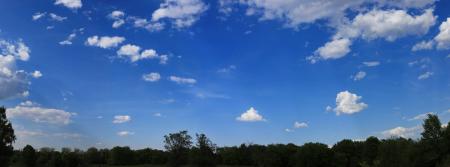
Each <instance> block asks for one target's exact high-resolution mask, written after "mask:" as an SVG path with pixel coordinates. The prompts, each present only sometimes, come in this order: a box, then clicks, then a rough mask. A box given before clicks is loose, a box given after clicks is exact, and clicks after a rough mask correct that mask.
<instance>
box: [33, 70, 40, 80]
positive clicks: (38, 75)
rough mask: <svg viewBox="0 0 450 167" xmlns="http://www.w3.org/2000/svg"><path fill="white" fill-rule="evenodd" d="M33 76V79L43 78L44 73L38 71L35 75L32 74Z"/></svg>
mask: <svg viewBox="0 0 450 167" xmlns="http://www.w3.org/2000/svg"><path fill="white" fill-rule="evenodd" d="M31 76H33V78H40V77H42V73H41V72H40V71H37V70H36V71H34V72H33V73H31Z"/></svg>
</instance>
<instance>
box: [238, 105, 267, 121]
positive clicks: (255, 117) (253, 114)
mask: <svg viewBox="0 0 450 167" xmlns="http://www.w3.org/2000/svg"><path fill="white" fill-rule="evenodd" d="M236 120H238V121H242V122H257V121H265V119H264V118H263V116H262V115H260V114H259V113H258V111H257V110H255V109H254V108H253V107H250V109H248V110H247V111H246V112H244V113H242V114H241V116H239V117H237V118H236Z"/></svg>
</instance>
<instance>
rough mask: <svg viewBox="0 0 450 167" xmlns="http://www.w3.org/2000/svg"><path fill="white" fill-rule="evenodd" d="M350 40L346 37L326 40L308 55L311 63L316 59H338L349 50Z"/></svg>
mask: <svg viewBox="0 0 450 167" xmlns="http://www.w3.org/2000/svg"><path fill="white" fill-rule="evenodd" d="M351 44H352V42H351V41H350V40H349V39H347V38H341V39H336V40H333V41H330V42H327V43H326V44H325V45H324V46H322V47H320V48H318V49H317V50H316V51H315V52H314V55H313V56H310V57H308V60H310V61H311V63H315V62H316V61H318V60H328V59H339V58H341V57H344V56H345V55H347V54H348V53H349V52H350V45H351Z"/></svg>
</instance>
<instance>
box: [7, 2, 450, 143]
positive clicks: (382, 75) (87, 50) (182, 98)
mask: <svg viewBox="0 0 450 167" xmlns="http://www.w3.org/2000/svg"><path fill="white" fill-rule="evenodd" d="M192 1H196V0H192ZM196 2H201V3H203V4H204V5H206V6H207V9H206V10H205V11H204V12H202V13H200V14H198V15H196V16H195V17H196V18H197V20H196V21H195V23H193V24H192V25H190V26H187V27H183V28H177V27H174V26H173V25H172V20H170V19H165V20H162V21H163V22H164V23H165V25H166V26H165V27H164V29H163V30H160V31H154V32H151V31H148V30H146V29H144V28H139V27H135V26H133V24H132V23H131V22H130V20H128V19H126V23H125V24H123V25H122V26H120V27H119V28H112V27H111V25H112V24H113V22H114V20H113V19H111V18H110V17H109V16H108V15H110V14H111V12H113V11H117V10H119V11H123V12H124V13H125V18H127V17H130V16H135V17H140V18H145V19H148V20H151V18H152V13H153V12H154V11H155V10H157V9H158V8H160V4H162V3H164V1H159V0H133V1H123V0H108V1H105V0H90V1H87V0H85V1H82V7H81V8H77V9H70V8H68V7H65V6H64V5H55V4H54V3H55V1H53V0H42V1H31V0H0V20H1V22H0V30H1V31H0V40H5V41H9V43H13V44H14V43H17V42H23V43H24V44H26V46H28V47H29V48H30V50H31V52H30V59H29V60H28V61H16V64H15V66H16V68H17V69H18V70H19V69H20V70H24V71H27V72H32V71H35V70H38V71H40V72H41V73H42V74H43V75H42V77H38V78H33V77H28V78H27V81H29V82H31V84H30V85H29V86H28V91H29V95H28V96H26V97H17V96H14V97H7V98H3V99H0V105H5V107H7V108H16V109H17V108H18V107H19V106H20V103H21V102H25V101H30V102H33V103H35V104H34V105H36V106H34V107H36V108H37V109H38V110H39V109H41V110H45V109H58V110H60V111H62V112H67V113H76V114H72V115H71V116H70V123H68V124H62V125H61V124H52V123H48V122H46V121H36V120H33V119H32V118H30V117H27V116H26V115H25V114H22V115H21V114H17V116H15V117H14V118H12V122H13V124H14V126H15V127H16V129H17V130H16V131H18V132H19V133H20V132H21V135H19V139H18V143H17V144H18V145H19V146H22V145H23V144H24V143H31V144H33V145H35V146H38V147H42V146H53V147H62V146H69V147H80V148H86V147H89V146H98V147H110V146H114V145H129V146H132V147H133V148H142V147H154V148H162V145H163V143H162V138H163V136H164V135H165V134H168V133H171V132H176V131H179V130H188V131H189V132H191V134H194V133H205V134H207V136H209V137H210V138H212V140H213V141H214V142H215V143H217V144H218V145H221V146H222V145H237V144H240V143H244V142H252V143H258V144H270V143H288V142H292V143H296V144H302V143H304V142H309V141H317V142H324V143H327V144H333V143H334V142H336V141H338V140H341V139H344V138H350V139H364V138H366V137H368V136H379V137H387V136H386V134H391V133H388V131H389V130H390V129H393V128H396V127H402V128H404V129H405V131H407V132H405V134H399V135H402V136H407V137H414V136H415V135H416V134H417V133H418V132H415V131H414V128H413V127H415V126H417V125H420V124H421V120H413V118H414V117H415V116H417V115H420V114H423V113H427V112H433V113H436V114H438V115H439V116H440V117H441V119H442V122H445V123H446V122H448V121H449V119H450V116H449V115H450V113H449V112H447V110H448V109H449V108H450V106H449V104H450V103H449V102H450V82H449V81H450V77H449V76H450V70H449V67H450V64H449V63H450V58H448V56H449V54H450V51H449V50H448V49H437V48H431V49H424V50H418V51H412V49H411V48H412V47H413V46H414V45H415V44H417V43H419V42H421V41H429V40H433V39H434V37H435V36H436V35H437V34H439V33H440V30H439V26H440V25H441V23H443V22H445V21H446V20H447V18H448V17H450V13H449V11H450V3H449V2H448V1H444V0H441V1H437V2H432V3H431V4H429V5H427V6H426V7H423V8H419V9H417V8H401V7H391V6H382V7H377V8H376V9H375V7H373V6H374V5H373V4H370V3H368V4H367V5H366V4H363V5H360V6H359V7H361V6H363V7H361V8H366V9H365V10H363V9H361V10H350V9H348V10H347V11H345V13H346V14H347V17H348V18H349V19H350V21H351V20H352V19H353V18H354V17H355V16H356V15H358V14H365V13H368V12H369V11H371V10H404V11H406V12H407V13H408V14H410V15H411V16H418V15H422V14H423V13H424V11H425V9H430V8H431V9H434V11H433V15H434V16H437V18H436V20H435V24H433V25H432V26H430V27H429V28H427V29H428V32H427V33H424V34H420V33H419V34H407V35H404V36H400V37H398V38H397V39H395V40H393V41H388V40H386V39H385V38H383V37H378V38H375V39H370V40H367V39H364V37H361V36H359V37H349V38H350V39H351V40H352V45H351V51H350V52H349V53H347V54H345V56H342V57H339V58H335V59H334V58H333V59H326V60H325V59H321V60H319V61H318V62H316V63H311V62H310V61H309V60H308V59H307V57H309V56H312V55H313V56H314V55H315V56H320V55H318V53H317V52H316V50H317V49H318V48H320V47H322V46H324V44H326V43H327V42H330V41H331V40H332V37H333V35H334V34H335V33H336V31H337V28H336V26H334V25H333V24H332V23H330V22H331V21H330V20H331V19H329V18H324V19H319V20H317V21H313V22H309V23H302V24H298V25H296V26H295V27H287V26H286V22H287V21H286V20H288V19H287V18H274V19H266V20H264V19H261V18H262V16H261V14H253V15H246V11H247V10H248V9H249V8H251V7H252V4H240V3H239V2H234V4H231V7H232V8H233V12H230V13H223V12H220V9H221V8H222V6H220V4H219V1H205V0H203V1H200V0H199V1H196ZM250 2H251V0H250V1H249V3H250ZM230 3H231V2H230ZM343 3H344V2H343ZM253 5H254V4H253ZM256 9H258V10H261V11H264V9H262V8H258V7H256ZM38 12H41V13H43V12H46V16H44V17H43V18H41V19H38V20H33V19H32V16H33V15H35V14H36V13H38ZM50 13H54V14H56V15H58V16H62V17H67V18H66V19H65V20H63V21H55V20H52V19H51V18H50V16H49V14H50ZM80 28H82V29H83V30H81V31H80ZM407 28H408V27H407ZM405 31H406V29H405ZM71 33H76V37H74V38H73V40H72V44H71V45H60V44H59V42H61V41H63V40H65V39H66V38H67V37H68V36H69V34H71ZM95 35H97V36H99V37H102V36H110V37H112V36H118V37H124V38H125V41H123V42H122V43H120V44H118V46H116V47H110V48H106V49H104V48H100V47H95V46H88V44H87V43H86V40H87V39H88V38H89V37H92V36H95ZM435 43H437V41H436V42H435ZM126 44H132V45H137V46H140V47H141V48H142V49H154V50H156V51H157V52H158V53H159V54H161V55H162V54H166V55H168V57H169V60H168V61H167V64H160V63H159V61H158V60H156V59H143V60H139V61H136V62H130V60H129V59H126V58H123V57H120V56H118V55H117V53H116V52H117V51H118V50H119V49H120V48H121V47H122V46H123V45H126ZM0 55H1V54H0ZM364 62H378V63H379V65H377V66H374V67H368V66H366V65H364ZM0 65H1V64H0ZM358 72H364V74H365V75H364V76H363V77H362V78H360V79H355V75H356V74H357V73H358ZM427 72H429V73H432V75H430V76H428V77H426V78H425V79H418V78H419V76H421V75H423V74H426V73H427ZM148 73H158V74H159V75H160V79H159V80H157V81H155V82H148V81H145V80H144V79H143V75H144V74H148ZM170 76H176V77H180V78H185V79H188V78H189V79H195V81H196V82H195V83H177V82H176V81H173V80H170ZM1 86H2V85H0V87H1ZM345 91H348V92H350V93H351V94H354V95H357V96H360V97H361V98H360V99H359V100H358V103H359V102H363V103H365V104H367V107H365V108H364V109H362V110H360V111H357V112H355V113H350V114H348V113H345V112H343V113H340V114H339V115H337V113H339V112H337V111H336V110H335V108H336V107H337V104H336V100H337V99H336V97H337V94H339V93H340V92H345ZM327 106H329V107H331V110H330V109H329V110H328V111H327V109H326V108H327ZM251 107H253V108H254V109H256V110H257V111H258V113H257V114H259V115H260V116H262V117H263V118H264V119H263V120H257V119H256V120H247V121H242V120H239V119H237V117H240V116H242V114H245V112H248V111H249V110H250V108H251ZM41 110H39V111H41ZM39 111H36V112H39ZM17 112H22V111H21V110H19V109H17ZM118 115H122V116H129V117H130V120H128V121H126V122H125V123H113V120H114V119H115V118H114V117H115V116H118ZM44 116H49V117H51V115H45V114H44ZM295 122H298V123H305V124H307V125H308V126H307V127H297V128H296V127H294V123H295ZM410 131H411V134H410V133H408V132H410ZM33 132H34V133H33ZM119 132H124V134H123V135H119ZM125 133H126V134H125ZM412 133H414V134H412Z"/></svg>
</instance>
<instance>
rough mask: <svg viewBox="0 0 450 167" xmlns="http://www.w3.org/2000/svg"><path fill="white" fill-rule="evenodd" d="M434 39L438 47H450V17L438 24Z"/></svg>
mask: <svg viewBox="0 0 450 167" xmlns="http://www.w3.org/2000/svg"><path fill="white" fill-rule="evenodd" d="M434 40H435V41H436V42H437V48H438V49H450V17H449V18H447V21H445V22H442V24H441V25H440V26H439V34H438V35H437V36H436V37H434Z"/></svg>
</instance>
